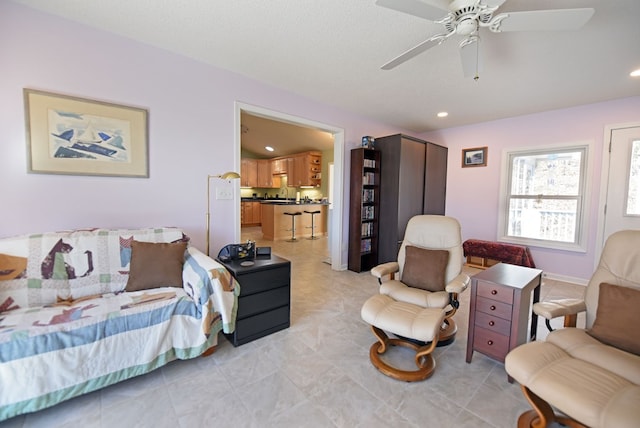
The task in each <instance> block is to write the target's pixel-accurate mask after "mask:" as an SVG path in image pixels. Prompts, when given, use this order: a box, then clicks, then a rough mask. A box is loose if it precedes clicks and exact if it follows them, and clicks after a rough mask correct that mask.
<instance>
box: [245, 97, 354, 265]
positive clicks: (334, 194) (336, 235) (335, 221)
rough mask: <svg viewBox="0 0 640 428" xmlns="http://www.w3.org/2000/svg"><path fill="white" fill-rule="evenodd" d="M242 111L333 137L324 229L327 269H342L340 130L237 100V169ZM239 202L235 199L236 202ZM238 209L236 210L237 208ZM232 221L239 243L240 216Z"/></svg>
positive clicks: (342, 150)
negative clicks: (329, 202) (327, 213)
mask: <svg viewBox="0 0 640 428" xmlns="http://www.w3.org/2000/svg"><path fill="white" fill-rule="evenodd" d="M243 113H248V114H250V115H253V116H258V117H261V118H264V119H268V120H272V121H276V122H282V123H286V124H291V125H296V126H301V127H306V128H311V129H315V130H317V131H323V132H326V133H329V134H331V136H332V137H333V160H332V163H333V166H332V168H333V174H332V178H333V180H332V182H331V184H330V186H331V187H330V191H329V195H330V196H331V199H332V204H331V205H330V210H329V212H330V214H329V217H330V221H329V229H328V236H329V239H328V245H329V260H328V262H329V263H330V264H331V268H332V269H333V270H344V269H345V268H346V263H345V262H343V255H342V251H341V249H342V241H343V237H342V228H343V215H342V211H343V209H342V201H343V171H344V129H342V128H337V127H335V126H332V125H328V124H324V123H321V122H316V121H313V120H309V119H305V118H301V117H297V116H293V115H290V114H286V113H282V112H277V111H273V110H269V109H266V108H263V107H258V106H254V105H250V104H245V103H241V102H236V103H235V121H236V123H235V168H236V170H238V171H239V170H240V164H241V157H242V156H241V150H242V133H243V132H246V130H243V129H242V128H243V127H242V124H241V117H242V114H243ZM239 204H240V201H238V205H239ZM238 212H239V211H238ZM234 221H235V222H236V224H235V236H236V238H235V240H236V241H238V242H239V240H240V238H241V233H242V232H241V224H240V216H239V215H237V216H236V217H235V219H234Z"/></svg>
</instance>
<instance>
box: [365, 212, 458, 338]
mask: <svg viewBox="0 0 640 428" xmlns="http://www.w3.org/2000/svg"><path fill="white" fill-rule="evenodd" d="M407 247H418V248H423V249H429V250H445V251H447V252H448V253H449V258H448V262H447V263H446V270H445V273H444V283H443V284H442V286H441V287H439V288H441V290H439V291H430V290H426V289H422V288H416V287H415V286H411V285H408V284H407V283H406V282H407V281H405V275H404V274H405V261H406V260H407ZM463 260H464V257H463V250H462V233H461V229H460V223H459V222H458V220H456V219H454V218H452V217H446V216H441V215H418V216H415V217H412V218H411V219H410V220H409V222H408V223H407V228H406V230H405V234H404V239H403V241H402V245H401V246H400V250H399V251H398V260H397V261H395V262H387V263H384V264H381V265H378V266H376V267H374V268H373V269H371V274H372V275H373V276H375V277H376V278H378V282H379V283H380V294H383V295H387V296H389V297H391V298H392V299H393V300H395V301H399V302H405V303H411V304H413V305H416V306H419V307H422V308H438V309H444V310H445V317H444V322H443V323H442V327H441V329H440V331H439V334H438V337H439V339H438V345H448V344H450V343H451V342H453V340H454V338H455V334H456V331H457V327H456V324H455V321H454V320H453V319H452V317H453V315H454V314H455V313H456V310H457V309H458V306H459V304H460V303H459V301H458V294H460V293H462V292H463V291H464V290H466V289H467V287H468V286H469V282H470V279H469V276H468V275H466V274H464V273H462V265H463ZM427 268H428V266H426V265H425V266H424V269H427ZM396 276H397V279H396ZM412 276H414V277H415V275H412ZM412 279H413V280H414V281H415V278H412ZM431 288H433V287H431ZM436 288H437V287H436Z"/></svg>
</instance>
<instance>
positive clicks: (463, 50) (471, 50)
mask: <svg viewBox="0 0 640 428" xmlns="http://www.w3.org/2000/svg"><path fill="white" fill-rule="evenodd" d="M460 59H461V60H462V72H463V74H464V77H473V78H474V79H476V80H478V78H479V77H480V72H481V71H482V52H481V50H480V38H479V37H477V38H476V39H475V41H474V42H470V43H469V42H462V43H461V45H460Z"/></svg>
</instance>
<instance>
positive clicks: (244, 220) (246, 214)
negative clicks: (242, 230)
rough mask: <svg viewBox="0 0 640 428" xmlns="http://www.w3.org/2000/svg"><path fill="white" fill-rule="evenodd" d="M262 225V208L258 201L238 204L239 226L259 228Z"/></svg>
mask: <svg viewBox="0 0 640 428" xmlns="http://www.w3.org/2000/svg"><path fill="white" fill-rule="evenodd" d="M261 223H262V206H261V203H260V202H259V201H242V203H241V204H240V225H241V226H260V224H261Z"/></svg>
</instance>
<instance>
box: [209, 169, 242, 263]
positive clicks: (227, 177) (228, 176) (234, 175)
mask: <svg viewBox="0 0 640 428" xmlns="http://www.w3.org/2000/svg"><path fill="white" fill-rule="evenodd" d="M212 178H220V179H222V180H229V181H231V180H234V179H236V178H240V174H238V173H237V172H233V171H229V172H225V173H224V174H217V175H207V256H208V255H209V241H210V238H209V234H210V233H209V232H210V228H211V179H212Z"/></svg>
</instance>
